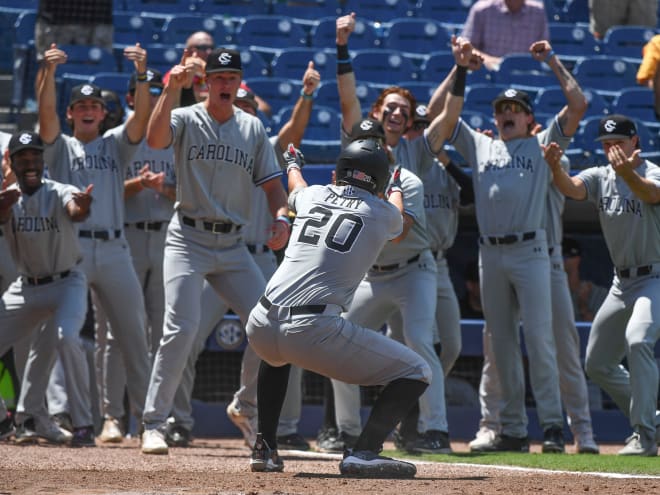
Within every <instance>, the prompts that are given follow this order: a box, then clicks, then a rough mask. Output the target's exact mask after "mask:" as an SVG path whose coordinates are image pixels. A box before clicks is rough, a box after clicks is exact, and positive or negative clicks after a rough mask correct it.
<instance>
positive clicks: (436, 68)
mask: <svg viewBox="0 0 660 495" xmlns="http://www.w3.org/2000/svg"><path fill="white" fill-rule="evenodd" d="M454 64H455V61H454V55H453V54H452V53H451V51H447V50H442V51H436V52H431V53H429V54H428V56H427V57H426V59H425V60H424V61H423V62H422V66H421V67H420V70H419V80H420V81H434V82H436V83H438V84H439V83H440V82H441V81H442V80H444V78H445V77H447V74H449V71H450V70H451V69H452V68H453V67H454ZM468 81H470V82H471V81H472V77H471V76H469V77H468Z"/></svg>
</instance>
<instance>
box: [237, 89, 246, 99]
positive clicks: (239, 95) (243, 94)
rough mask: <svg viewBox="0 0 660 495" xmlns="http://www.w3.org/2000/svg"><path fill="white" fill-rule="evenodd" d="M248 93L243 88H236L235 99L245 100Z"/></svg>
mask: <svg viewBox="0 0 660 495" xmlns="http://www.w3.org/2000/svg"><path fill="white" fill-rule="evenodd" d="M247 94H248V92H247V91H246V90H245V89H244V88H238V91H236V98H247Z"/></svg>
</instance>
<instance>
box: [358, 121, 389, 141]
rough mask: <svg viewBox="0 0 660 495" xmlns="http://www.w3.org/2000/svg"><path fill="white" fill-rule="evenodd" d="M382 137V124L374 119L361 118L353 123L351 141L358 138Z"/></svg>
mask: <svg viewBox="0 0 660 495" xmlns="http://www.w3.org/2000/svg"><path fill="white" fill-rule="evenodd" d="M369 138H373V139H382V140H383V141H384V140H385V129H384V128H383V124H381V123H380V122H378V121H377V120H374V119H369V118H367V119H362V120H360V121H359V122H357V123H356V124H354V125H353V127H352V129H351V141H357V140H358V139H369Z"/></svg>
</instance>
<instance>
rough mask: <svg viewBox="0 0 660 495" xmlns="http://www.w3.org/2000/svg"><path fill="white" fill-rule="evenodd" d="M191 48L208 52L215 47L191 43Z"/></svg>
mask: <svg viewBox="0 0 660 495" xmlns="http://www.w3.org/2000/svg"><path fill="white" fill-rule="evenodd" d="M193 48H194V49H195V50H199V51H200V52H208V51H211V50H213V49H214V48H215V47H214V46H213V45H193Z"/></svg>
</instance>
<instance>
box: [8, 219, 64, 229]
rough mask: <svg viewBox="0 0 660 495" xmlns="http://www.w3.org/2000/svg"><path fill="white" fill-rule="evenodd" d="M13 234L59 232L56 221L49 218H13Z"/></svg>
mask: <svg viewBox="0 0 660 495" xmlns="http://www.w3.org/2000/svg"><path fill="white" fill-rule="evenodd" d="M12 230H13V231H14V232H59V231H60V227H59V225H57V219H55V218H50V217H14V221H13V222H12Z"/></svg>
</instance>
